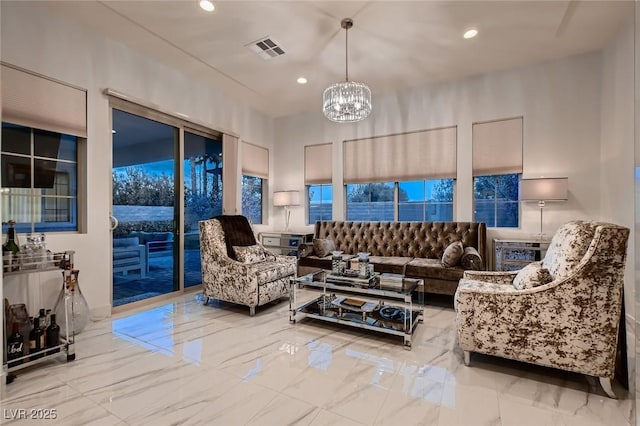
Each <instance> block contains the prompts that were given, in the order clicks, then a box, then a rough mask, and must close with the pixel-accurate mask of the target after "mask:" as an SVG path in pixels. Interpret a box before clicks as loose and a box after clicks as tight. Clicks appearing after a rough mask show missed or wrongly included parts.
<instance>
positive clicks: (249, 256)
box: [233, 244, 267, 263]
mask: <svg viewBox="0 0 640 426" xmlns="http://www.w3.org/2000/svg"><path fill="white" fill-rule="evenodd" d="M233 252H234V253H235V255H236V260H237V261H238V262H242V263H258V262H264V261H265V260H267V257H266V256H265V254H264V249H263V248H262V247H261V246H259V245H257V244H255V245H252V246H233Z"/></svg>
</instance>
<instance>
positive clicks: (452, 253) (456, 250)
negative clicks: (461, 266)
mask: <svg viewBox="0 0 640 426" xmlns="http://www.w3.org/2000/svg"><path fill="white" fill-rule="evenodd" d="M462 253H464V246H463V245H462V242H461V241H454V242H452V243H451V244H449V245H448V246H447V248H446V249H444V254H443V255H442V266H444V267H446V268H451V267H452V266H456V265H457V264H458V263H459V262H460V258H461V257H462Z"/></svg>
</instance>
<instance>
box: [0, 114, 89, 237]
mask: <svg viewBox="0 0 640 426" xmlns="http://www.w3.org/2000/svg"><path fill="white" fill-rule="evenodd" d="M77 152H78V138H77V137H76V136H70V135H66V134H62V133H56V132H50V131H46V130H39V129H33V128H30V127H25V126H19V125H15V124H10V123H2V166H1V170H2V222H7V221H8V220H10V219H14V220H15V221H16V222H17V225H16V230H17V231H18V232H52V231H77V230H78V200H77V198H78V184H77V183H78V154H77Z"/></svg>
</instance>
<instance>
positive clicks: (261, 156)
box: [242, 142, 269, 179]
mask: <svg viewBox="0 0 640 426" xmlns="http://www.w3.org/2000/svg"><path fill="white" fill-rule="evenodd" d="M242 174H243V175H248V176H255V177H259V178H263V179H269V150H268V149H267V148H264V147H262V146H258V145H254V144H251V143H248V142H242Z"/></svg>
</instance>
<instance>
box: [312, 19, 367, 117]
mask: <svg viewBox="0 0 640 426" xmlns="http://www.w3.org/2000/svg"><path fill="white" fill-rule="evenodd" d="M341 26H342V28H344V29H345V74H346V78H345V81H344V82H341V83H335V84H332V85H331V86H329V87H327V88H326V89H325V90H324V94H323V95H322V100H323V102H322V111H323V112H324V115H325V117H327V118H328V119H329V120H331V121H335V122H338V123H353V122H356V121H360V120H364V119H365V118H367V117H368V116H369V114H370V113H371V90H369V87H368V86H367V85H366V84H363V83H358V82H356V81H349V28H351V27H353V20H351V19H349V18H345V19H343V20H342V22H341Z"/></svg>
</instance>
